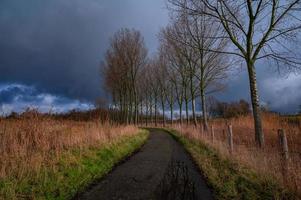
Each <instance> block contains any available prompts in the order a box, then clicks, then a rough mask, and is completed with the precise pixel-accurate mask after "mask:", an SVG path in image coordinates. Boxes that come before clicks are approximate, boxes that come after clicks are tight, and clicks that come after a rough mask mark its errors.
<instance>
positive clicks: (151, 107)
mask: <svg viewBox="0 0 301 200" xmlns="http://www.w3.org/2000/svg"><path fill="white" fill-rule="evenodd" d="M149 112H150V124H151V125H152V124H153V101H152V100H151V101H150V105H149Z"/></svg>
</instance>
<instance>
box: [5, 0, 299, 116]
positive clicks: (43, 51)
mask: <svg viewBox="0 0 301 200" xmlns="http://www.w3.org/2000/svg"><path fill="white" fill-rule="evenodd" d="M167 22H168V12H167V10H166V9H165V0H47V1H45V0H44V1H42V0H26V1H24V0H0V85H1V84H2V87H4V86H5V87H9V86H10V85H14V84H11V83H19V85H21V86H22V87H23V89H24V87H25V88H28V87H29V88H34V90H31V89H27V90H26V91H25V93H24V91H23V90H22V87H13V88H10V90H9V91H2V93H1V95H0V107H1V106H2V110H4V109H5V110H10V109H12V108H15V109H17V107H18V108H20V107H22V106H26V105H29V104H30V105H34V104H37V105H48V104H47V99H48V100H51V99H52V100H53V99H55V100H54V101H50V103H53V104H55V105H60V108H61V109H62V110H63V108H62V107H63V105H65V106H66V107H72V106H74V105H78V106H79V107H80V106H81V104H80V103H79V101H77V100H74V101H76V102H75V103H74V102H72V99H78V100H83V101H86V100H88V101H91V102H93V101H94V99H95V98H97V97H99V96H101V95H103V94H102V86H101V80H100V79H101V78H100V76H99V63H100V61H101V60H102V58H103V54H104V53H105V50H106V48H107V47H108V43H109V38H110V37H111V36H112V34H113V33H114V32H115V31H117V30H118V29H120V28H122V27H128V28H135V29H138V30H140V31H141V32H142V35H143V36H144V37H145V42H146V45H147V47H148V48H149V49H150V53H153V52H154V51H155V49H156V48H157V45H158V42H157V38H156V35H157V33H158V31H159V29H160V27H163V26H165V25H166V24H167ZM262 66H265V64H264V63H260V64H259V68H257V73H258V83H259V91H260V96H261V100H262V103H268V102H270V107H271V108H272V109H274V110H277V111H282V112H295V111H296V110H297V108H298V104H301V92H300V90H301V78H300V76H299V77H298V76H294V75H291V76H289V77H288V78H287V79H284V78H279V77H278V76H277V74H276V73H272V72H270V71H267V69H266V68H265V67H262ZM228 85H229V86H228V89H227V90H226V91H225V92H224V93H222V94H218V95H217V97H218V98H219V99H220V100H224V101H236V100H238V99H240V98H244V99H249V85H248V77H247V74H246V71H243V72H241V73H240V74H238V76H235V77H231V79H230V81H229V84H228ZM31 92H32V93H31ZM43 94H47V95H46V96H47V97H49V98H44V97H45V95H44V96H43ZM50 96H52V97H50ZM60 102H61V103H60ZM66 102H67V104H66ZM48 103H49V102H48ZM16 104H17V105H16ZM71 104H72V106H70V105H71ZM4 105H5V107H3V106H4ZM49 105H50V104H49ZM45 108H48V107H47V106H45Z"/></svg>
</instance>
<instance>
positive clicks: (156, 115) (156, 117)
mask: <svg viewBox="0 0 301 200" xmlns="http://www.w3.org/2000/svg"><path fill="white" fill-rule="evenodd" d="M157 121H158V114H157V97H155V126H157V125H158V124H157Z"/></svg>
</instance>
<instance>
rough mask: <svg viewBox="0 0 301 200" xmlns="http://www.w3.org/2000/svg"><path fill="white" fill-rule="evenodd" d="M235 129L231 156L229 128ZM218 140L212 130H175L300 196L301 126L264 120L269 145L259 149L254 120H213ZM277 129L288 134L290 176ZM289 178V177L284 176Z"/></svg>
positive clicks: (267, 116) (281, 120) (269, 116)
mask: <svg viewBox="0 0 301 200" xmlns="http://www.w3.org/2000/svg"><path fill="white" fill-rule="evenodd" d="M228 124H232V126H233V135H234V136H233V140H234V152H233V154H230V153H229V149H228V143H227V135H226V134H227V125H228ZM210 125H213V127H214V130H215V131H214V132H215V139H214V141H212V137H211V134H210V130H209V131H208V132H207V133H205V132H203V133H202V131H201V129H200V128H199V127H197V128H195V127H193V126H185V127H184V126H182V127H181V126H178V125H176V126H175V127H174V128H176V129H177V130H178V131H179V132H181V134H183V135H184V136H186V137H189V138H192V139H196V140H202V141H203V142H205V143H206V144H208V145H210V146H211V147H213V148H215V149H217V150H218V151H219V152H220V153H221V154H222V155H223V156H226V157H227V158H230V159H233V160H235V161H238V162H239V163H242V164H243V165H245V166H248V167H250V168H251V169H254V170H255V171H256V172H258V173H259V174H260V175H262V176H266V175H267V176H273V177H274V178H275V179H276V180H277V181H278V182H279V183H280V184H283V185H285V186H287V187H289V188H290V189H291V190H294V191H297V192H298V193H299V194H301V125H300V123H299V124H298V123H290V121H289V120H287V119H286V118H283V117H280V116H278V115H276V114H265V115H264V116H263V128H264V133H265V141H266V145H265V148H264V149H258V148H257V147H256V145H255V142H254V140H255V139H254V128H253V120H252V117H251V116H244V117H240V118H235V119H230V120H224V119H215V120H212V121H211V123H210ZM278 129H284V130H285V132H286V134H287V139H288V147H289V156H290V158H289V162H288V172H287V173H285V172H284V170H283V169H284V164H283V162H282V156H281V151H280V145H279V140H278V134H277V130H278ZM285 174H286V175H285Z"/></svg>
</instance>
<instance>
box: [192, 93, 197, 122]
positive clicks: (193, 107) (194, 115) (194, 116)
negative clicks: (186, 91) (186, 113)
mask: <svg viewBox="0 0 301 200" xmlns="http://www.w3.org/2000/svg"><path fill="white" fill-rule="evenodd" d="M191 104H192V117H193V124H194V126H195V127H196V126H197V120H196V114H195V98H194V97H193V98H192V102H191Z"/></svg>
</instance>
